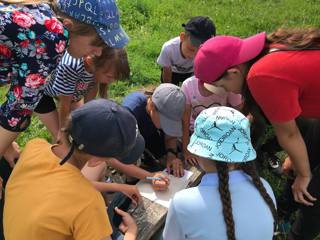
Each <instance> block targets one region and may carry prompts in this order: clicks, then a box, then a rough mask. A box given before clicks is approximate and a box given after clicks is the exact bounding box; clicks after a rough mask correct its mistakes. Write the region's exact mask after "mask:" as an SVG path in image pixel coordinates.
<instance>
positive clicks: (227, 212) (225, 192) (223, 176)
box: [216, 161, 277, 240]
mask: <svg viewBox="0 0 320 240" xmlns="http://www.w3.org/2000/svg"><path fill="white" fill-rule="evenodd" d="M239 166H240V169H241V170H242V171H244V172H245V173H246V174H248V175H249V176H250V177H251V178H252V183H253V184H254V186H255V187H256V188H257V190H258V191H259V193H260V194H261V196H262V197H263V199H264V201H265V202H266V203H267V205H268V206H269V208H270V211H271V213H272V216H273V219H274V229H275V227H276V224H277V210H276V207H275V205H274V203H273V200H272V199H271V197H270V196H269V194H268V193H267V191H266V189H265V187H264V186H263V183H262V182H261V179H260V177H259V175H258V173H257V171H256V167H255V163H254V162H253V161H250V162H247V163H244V164H240V165H239ZM216 167H217V171H218V178H219V193H220V199H221V202H222V211H223V217H224V221H225V223H226V228H227V237H228V240H235V239H236V237H235V225H234V219H233V214H232V205H231V196H230V191H229V168H228V164H227V163H224V162H216Z"/></svg>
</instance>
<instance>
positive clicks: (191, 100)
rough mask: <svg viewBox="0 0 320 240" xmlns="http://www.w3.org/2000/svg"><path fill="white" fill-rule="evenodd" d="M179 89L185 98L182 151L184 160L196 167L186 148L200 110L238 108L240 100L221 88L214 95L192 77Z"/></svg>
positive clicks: (237, 96)
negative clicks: (215, 107)
mask: <svg viewBox="0 0 320 240" xmlns="http://www.w3.org/2000/svg"><path fill="white" fill-rule="evenodd" d="M181 89H182V91H183V92H184V95H185V96H186V110H185V114H184V116H183V135H182V149H183V154H184V159H185V160H186V161H188V162H189V163H190V164H191V165H196V164H197V162H196V158H194V157H193V156H192V155H191V154H190V153H189V152H188V150H187V146H188V144H189V138H190V137H189V136H190V135H191V134H192V133H193V128H194V126H193V125H194V121H195V119H196V118H197V116H198V115H199V114H200V112H201V111H202V110H204V109H206V108H209V107H213V106H226V105H230V106H233V107H235V108H240V105H241V104H242V99H241V95H240V94H234V93H232V92H226V91H223V89H221V88H220V89H219V88H216V89H215V92H214V93H213V92H210V91H209V90H207V89H206V88H205V87H204V86H203V84H199V79H197V78H196V77H194V76H192V77H191V78H188V79H187V80H185V81H184V82H183V84H182V86H181Z"/></svg>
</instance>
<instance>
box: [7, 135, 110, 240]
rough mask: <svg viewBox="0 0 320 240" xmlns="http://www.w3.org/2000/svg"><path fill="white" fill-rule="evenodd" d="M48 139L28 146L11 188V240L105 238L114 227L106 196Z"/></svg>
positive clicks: (15, 172)
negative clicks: (63, 158) (63, 159)
mask: <svg viewBox="0 0 320 240" xmlns="http://www.w3.org/2000/svg"><path fill="white" fill-rule="evenodd" d="M51 147H52V145H50V144H49V143H48V142H47V141H45V140H43V139H34V140H31V141H29V142H28V143H27V145H26V147H25V149H24V151H23V152H22V154H21V156H20V159H19V161H18V163H17V165H16V166H15V168H14V170H13V172H12V174H11V176H10V179H9V181H8V184H7V186H6V199H5V208H4V234H5V238H6V240H20V239H21V240H22V239H28V240H29V239H30V240H44V239H46V240H101V239H105V238H106V237H107V236H110V234H111V233H112V228H111V226H110V223H109V220H108V217H107V213H106V207H105V203H104V201H103V198H102V196H101V194H100V193H99V192H98V191H96V190H95V189H94V187H93V186H92V184H91V183H90V182H89V181H88V180H87V179H86V178H85V177H84V176H83V175H82V174H81V172H80V170H79V169H77V168H76V167H74V166H73V165H71V164H69V163H65V164H64V165H62V166H61V165H59V161H60V159H59V158H58V157H57V156H55V155H54V154H53V152H52V151H51Z"/></svg>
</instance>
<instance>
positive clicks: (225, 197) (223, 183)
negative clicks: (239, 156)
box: [216, 162, 236, 240]
mask: <svg viewBox="0 0 320 240" xmlns="http://www.w3.org/2000/svg"><path fill="white" fill-rule="evenodd" d="M216 167H217V171H218V178H219V193H220V199H221V202H222V211H223V217H224V221H225V223H226V227H227V236H228V240H235V239H236V234H235V228H234V220H233V214H232V205H231V196H230V191H229V169H228V165H227V163H223V162H216Z"/></svg>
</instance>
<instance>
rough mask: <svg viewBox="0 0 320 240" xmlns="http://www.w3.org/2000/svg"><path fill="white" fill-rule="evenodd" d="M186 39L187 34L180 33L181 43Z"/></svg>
mask: <svg viewBox="0 0 320 240" xmlns="http://www.w3.org/2000/svg"><path fill="white" fill-rule="evenodd" d="M185 38H186V33H185V32H181V33H180V42H183V41H184V40H185Z"/></svg>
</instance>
